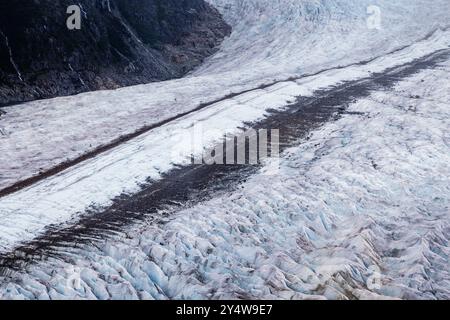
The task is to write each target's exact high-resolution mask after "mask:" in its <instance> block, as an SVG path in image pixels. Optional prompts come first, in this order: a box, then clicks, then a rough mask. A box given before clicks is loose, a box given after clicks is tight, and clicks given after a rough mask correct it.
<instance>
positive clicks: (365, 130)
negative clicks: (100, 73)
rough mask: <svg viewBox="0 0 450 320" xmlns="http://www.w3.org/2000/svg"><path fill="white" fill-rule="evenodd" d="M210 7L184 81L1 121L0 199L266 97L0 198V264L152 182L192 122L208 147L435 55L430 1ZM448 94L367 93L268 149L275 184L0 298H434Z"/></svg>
mask: <svg viewBox="0 0 450 320" xmlns="http://www.w3.org/2000/svg"><path fill="white" fill-rule="evenodd" d="M210 2H211V3H212V4H213V5H214V6H216V7H217V8H218V9H219V10H220V11H221V12H222V13H223V15H224V17H225V19H226V20H227V21H228V23H230V25H231V26H232V27H233V32H232V34H231V36H230V37H229V38H228V39H226V40H225V42H224V43H223V44H222V47H221V50H220V51H219V52H218V53H217V54H216V55H214V56H213V57H212V58H210V59H209V60H208V61H206V63H205V64H204V65H203V66H201V67H200V68H199V69H197V70H195V71H194V72H192V73H191V74H190V75H189V76H187V77H185V78H183V79H178V80H173V81H167V82H161V83H152V84H148V85H141V86H135V87H129V88H123V89H118V90H115V91H103V92H92V93H86V94H81V95H78V96H74V97H65V98H56V99H51V100H45V101H36V102H32V103H27V104H25V105H22V106H17V107H12V109H11V110H9V112H8V113H7V114H6V115H5V117H3V116H2V120H1V122H0V125H1V127H2V130H3V131H4V132H5V133H6V134H5V135H2V136H0V140H1V143H0V149H1V151H2V152H0V172H1V177H0V185H1V186H3V187H4V186H7V185H9V184H11V183H12V182H14V181H17V180H19V179H22V178H24V177H29V176H32V175H35V174H36V173H37V172H38V171H39V170H41V169H42V168H49V167H51V166H53V165H55V164H56V163H59V162H61V160H64V159H66V158H71V157H74V156H76V155H79V154H82V153H84V152H86V151H88V150H89V148H91V147H92V146H97V145H99V144H102V143H105V142H108V141H110V140H111V139H112V137H117V136H119V135H121V134H123V133H124V132H132V131H134V130H135V129H137V128H139V127H141V126H143V125H144V124H148V123H152V122H158V121H160V120H163V119H165V118H167V117H169V116H170V115H173V114H177V113H180V112H183V111H187V110H189V109H193V108H195V107H196V106H197V105H198V104H199V103H200V102H207V101H211V100H214V99H216V98H220V97H223V96H225V95H226V94H227V93H230V92H241V91H244V90H247V89H253V88H257V87H258V86H259V85H261V84H265V83H271V82H275V81H279V82H278V83H276V84H274V85H273V86H270V87H268V88H265V89H258V90H254V91H251V92H248V93H245V94H242V95H240V96H238V97H235V98H232V99H226V100H224V101H221V102H218V103H216V104H213V105H212V106H210V107H209V108H207V109H203V110H201V111H199V112H197V113H194V114H191V115H188V116H186V117H183V118H181V119H179V120H177V121H175V122H173V123H169V124H167V125H166V126H163V127H160V128H158V129H157V130H154V131H151V132H148V133H146V134H145V135H143V136H140V137H139V138H138V139H135V140H132V141H130V142H127V143H126V144H124V145H121V146H119V147H118V148H116V149H114V150H111V151H110V152H108V153H105V154H102V155H100V156H98V157H97V158H94V159H91V160H89V161H87V162H85V163H82V164H80V165H78V166H76V167H73V168H70V169H68V170H67V171H65V172H62V173H61V174H59V175H57V176H54V177H51V178H48V179H46V180H44V181H42V182H40V183H38V184H37V185H34V186H31V187H29V188H27V189H24V190H21V191H20V192H17V193H15V194H11V195H9V196H6V197H4V198H1V199H0V252H2V253H4V252H11V251H14V248H16V247H17V246H18V245H19V244H21V243H23V241H30V240H33V239H34V238H35V237H36V236H39V235H41V234H43V233H44V232H45V230H46V227H47V226H49V225H63V224H75V225H76V222H77V218H78V217H79V215H81V214H82V213H83V212H84V211H85V210H86V209H88V208H89V207H91V206H95V207H96V208H100V210H101V208H105V207H107V206H108V205H110V204H111V203H112V202H111V201H112V199H113V198H114V197H117V196H119V195H120V194H122V193H127V194H133V193H136V192H137V191H139V190H140V185H141V184H142V183H144V182H145V181H146V180H147V179H148V178H151V179H153V180H158V179H161V174H162V173H164V172H167V171H169V170H170V169H172V168H173V167H174V166H175V165H177V164H180V163H182V161H183V159H184V158H185V157H186V156H187V155H189V152H190V150H187V149H185V148H182V146H183V145H184V143H183V139H182V137H183V135H184V134H185V131H184V130H185V129H186V128H189V127H190V126H192V124H193V123H196V122H199V121H200V122H202V123H203V124H204V126H205V127H206V128H214V129H218V132H219V133H217V131H214V132H213V133H211V134H210V135H209V136H207V137H206V140H207V141H209V143H213V142H214V141H216V140H217V139H219V138H220V136H221V133H225V132H227V133H233V132H236V131H238V128H239V127H240V126H242V124H243V123H244V122H249V121H255V120H258V119H261V118H264V116H265V115H266V111H267V110H268V109H280V110H282V108H283V107H285V106H286V105H287V104H290V103H291V102H292V101H295V99H296V98H297V97H300V96H301V97H313V96H314V95H315V93H316V92H317V90H319V89H322V90H324V89H327V88H331V87H333V86H336V85H338V84H341V83H345V82H348V81H354V80H358V79H362V78H365V77H370V76H371V74H373V73H383V72H384V71H386V70H388V69H389V68H393V67H396V66H399V65H403V64H407V63H411V62H413V61H414V60H415V59H419V58H422V57H424V56H427V55H428V54H431V53H434V52H437V51H440V50H448V49H449V46H450V33H449V31H448V30H447V27H448V26H449V25H450V21H449V17H448V12H450V3H449V2H448V1H434V2H433V3H430V2H429V1H421V0H415V1H404V0H398V1H366V0H360V1H352V0H347V1H344V0H342V1H335V0H328V1H325V0H324V1H319V0H317V1H294V0H278V1H277V0H272V1H269V0H247V1H239V0H211V1H210ZM374 5H375V6H377V7H378V8H379V9H380V13H381V15H380V18H381V20H380V25H379V27H380V28H375V29H374V28H369V26H368V22H367V19H368V16H370V14H369V13H368V12H367V8H368V7H370V6H374ZM359 62H364V63H359ZM319 71H322V72H320V73H318V72H319ZM294 78H295V79H294ZM293 79H294V80H293ZM449 92H450V61H449V60H447V61H441V62H439V63H438V64H436V65H434V66H432V67H429V68H425V69H423V70H419V71H418V72H417V73H415V74H413V75H409V76H407V77H405V78H403V79H399V80H398V81H397V83H396V84H395V85H394V86H393V87H389V88H383V89H380V88H379V89H374V90H373V92H371V93H370V94H369V95H368V96H367V97H364V98H360V99H357V100H355V101H353V102H352V103H351V104H350V105H349V106H348V113H347V114H344V115H343V116H342V117H341V118H339V119H337V120H336V121H331V122H329V123H326V124H325V125H323V126H321V127H320V128H316V129H314V130H313V131H312V132H310V134H309V135H308V137H307V138H302V139H299V140H298V141H297V143H296V144H295V145H294V146H292V147H291V148H289V149H288V150H285V151H284V152H283V154H282V158H281V163H280V170H279V172H278V174H276V175H267V174H265V170H267V168H262V169H261V170H260V171H259V172H258V173H256V174H254V175H252V176H251V177H250V178H249V179H247V180H246V181H245V182H243V183H241V185H240V186H239V187H238V188H237V189H236V190H234V191H231V192H229V193H226V194H221V193H219V194H217V195H213V196H212V197H211V198H210V199H207V200H205V201H202V202H199V203H196V204H193V205H190V206H186V208H182V209H176V210H172V212H171V213H170V215H169V216H164V217H163V218H161V219H159V218H156V219H155V218H154V217H153V218H151V219H150V218H149V219H148V220H147V221H141V222H139V223H135V224H132V225H129V226H127V227H126V228H123V230H121V231H120V232H115V233H114V235H111V236H108V237H105V238H103V239H101V240H96V241H95V242H94V243H92V244H82V245H70V244H68V245H67V246H65V247H64V248H60V249H57V250H60V252H59V255H58V256H54V255H52V256H51V257H50V256H44V257H42V259H39V260H36V261H33V262H32V263H28V264H26V265H25V266H24V267H23V268H22V269H21V270H3V272H2V274H3V276H2V277H1V278H0V298H17V299H36V298H38V299H49V298H53V299H61V298H87V299H109V298H131V299H138V298H143V299H168V298H169V299H180V298H187V299H196V298H209V299H225V298H253V299H261V298H276V299H304V298H311V299H323V298H327V299H372V298H376V299H382V298H400V299H449V298H450V274H449V270H450V268H449V266H450V264H449V255H450V246H449V238H450V226H449V221H450V220H449V218H450V217H449V214H450V210H449V207H450V196H449V195H450V181H449V177H450V152H449V151H450V136H449V132H450V130H449V129H450V117H449V112H450V111H449V105H450V94H449ZM93 106H95V107H93ZM30 110H33V112H30ZM36 128H38V129H37V130H36ZM52 132H58V133H61V134H60V135H58V138H53V137H54V135H52V134H51V133H52ZM55 139H57V140H58V141H56V140H55ZM176 141H178V142H176ZM177 143H178V144H177ZM173 145H176V146H178V147H177V148H176V150H178V153H176V154H174V153H173V152H167V149H168V146H169V147H173ZM200 147H201V146H200ZM172 149H173V148H172ZM196 151H197V152H201V150H200V149H198V150H196ZM169 211H170V210H169Z"/></svg>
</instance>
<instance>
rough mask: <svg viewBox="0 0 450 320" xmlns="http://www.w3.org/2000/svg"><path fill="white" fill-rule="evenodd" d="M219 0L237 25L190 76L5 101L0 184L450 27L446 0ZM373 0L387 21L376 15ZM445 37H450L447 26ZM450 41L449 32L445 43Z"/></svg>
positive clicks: (0, 136)
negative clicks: (221, 101)
mask: <svg viewBox="0 0 450 320" xmlns="http://www.w3.org/2000/svg"><path fill="white" fill-rule="evenodd" d="M211 2H212V4H214V5H215V6H217V8H219V10H220V11H221V12H222V13H223V14H224V16H225V18H226V19H227V21H228V22H229V23H230V24H232V26H233V28H234V30H233V33H232V35H231V37H230V38H229V39H227V40H226V41H225V42H224V44H223V46H222V49H221V51H220V52H219V53H218V54H217V55H215V56H214V57H213V58H211V59H210V60H209V61H208V62H207V63H205V65H204V66H203V67H202V68H200V69H199V70H197V71H196V72H194V73H193V74H191V76H189V77H187V78H183V79H178V80H173V81H167V82H161V83H153V84H148V85H141V86H135V87H129V88H122V89H118V90H114V91H100V92H92V93H86V94H81V95H78V96H74V97H65V98H56V99H51V100H44V101H36V102H32V103H27V104H24V105H20V106H15V107H11V108H6V109H4V111H6V112H7V114H5V115H1V116H0V188H4V187H6V186H9V185H11V184H13V183H14V182H16V181H18V180H23V179H26V178H29V177H30V176H34V175H37V174H38V173H39V172H40V171H45V170H47V169H49V168H51V167H53V166H55V165H57V164H59V163H61V162H63V161H65V160H67V159H73V158H75V157H77V156H79V155H81V154H84V153H86V152H88V151H90V150H93V149H95V148H96V147H97V146H99V145H103V144H106V143H108V142H110V141H112V140H114V139H115V138H117V137H118V136H121V135H124V134H126V133H130V132H134V131H135V130H137V129H138V128H141V127H143V126H146V125H149V124H153V123H156V122H159V121H161V120H164V119H167V118H169V117H171V116H173V115H174V114H178V113H181V112H186V111H188V110H192V109H194V108H195V107H197V106H198V105H199V104H200V103H202V102H208V101H211V100H214V99H217V98H220V97H223V96H225V95H227V94H229V93H231V92H240V91H242V90H245V89H249V88H256V87H258V86H259V85H261V84H262V83H267V82H272V81H273V80H274V79H286V78H287V77H289V76H292V75H295V76H301V75H304V74H306V73H313V72H317V71H319V70H322V69H326V68H331V67H336V66H342V65H345V64H348V63H354V62H359V61H361V60H365V59H370V58H373V57H374V56H378V55H383V54H386V53H387V52H389V51H391V50H394V49H398V48H399V47H401V46H403V45H409V44H411V43H414V42H416V41H418V40H419V39H422V38H423V37H424V36H426V35H427V34H429V33H430V32H432V31H434V30H436V29H437V28H439V27H446V26H447V25H448V24H449V21H448V12H449V11H450V8H449V6H450V3H449V1H448V0H436V1H433V4H432V5H430V2H429V1H425V0H414V1H409V0H408V1H407V0H397V1H387V0H383V1H368V0H347V1H343V0H326V1H325V0H323V1H318V0H315V1H312V0H297V1H294V0H276V1H274V0H245V1H243V0H211ZM374 5H375V6H378V8H379V10H380V19H381V20H380V24H379V25H378V24H377V23H374V20H371V19H372V18H373V15H374V14H373V12H377V10H375V11H373V10H374V9H373V8H374V7H371V6H374ZM368 8H372V9H371V10H372V11H370V10H369V12H371V13H370V14H368V13H367V9H368ZM369 18H370V19H369ZM368 19H369V20H368ZM368 21H369V23H368ZM378 26H379V27H380V29H377V27H378ZM369 27H370V28H369ZM439 37H441V40H442V39H444V40H445V39H450V37H448V34H447V33H439ZM447 44H448V41H447V42H446V41H442V47H445V46H446V45H447ZM424 53H425V52H424Z"/></svg>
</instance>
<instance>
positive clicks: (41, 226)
mask: <svg viewBox="0 0 450 320" xmlns="http://www.w3.org/2000/svg"><path fill="white" fill-rule="evenodd" d="M449 41H450V37H449V33H445V32H437V33H436V34H435V35H434V36H433V37H431V38H430V39H428V40H427V41H424V42H420V43H417V44H414V45H412V46H410V47H408V48H406V49H404V50H402V51H399V52H396V53H393V54H390V55H387V56H384V57H382V58H379V59H376V60H374V61H372V62H371V63H368V64H367V65H355V66H351V67H348V68H345V69H337V70H330V71H327V72H324V73H322V74H320V75H316V76H311V77H307V78H303V79H301V80H298V81H287V82H282V83H278V84H276V85H274V86H272V87H269V88H266V89H263V90H257V91H252V92H249V93H246V94H243V95H240V96H238V97H235V98H233V99H228V100H226V101H223V102H220V103H217V104H215V105H212V106H211V107H209V108H207V109H204V110H201V111H199V112H196V113H194V114H191V115H188V116H185V117H184V118H181V119H179V120H177V121H173V122H171V123H169V124H166V125H164V126H162V127H160V128H157V129H155V130H152V131H150V132H148V133H146V134H144V135H142V136H140V137H138V138H136V139H133V140H132V141H130V142H128V143H125V144H122V145H120V146H118V147H116V148H114V149H112V150H110V151H109V152H106V153H104V154H101V155H100V156H98V157H96V158H93V159H91V160H87V161H85V162H83V163H81V164H79V165H77V166H74V167H72V168H69V169H67V170H65V171H64V172H62V173H60V174H58V175H56V176H53V177H50V178H48V179H45V180H43V181H41V182H39V183H36V184H34V185H32V186H31V187H28V188H26V189H23V190H21V191H18V192H16V193H13V194H11V195H8V196H5V197H3V198H1V199H0V251H7V250H11V249H12V248H14V247H15V246H17V244H18V243H19V242H26V241H29V240H31V239H33V238H34V237H35V236H36V235H38V234H41V233H42V232H44V231H45V227H47V226H49V225H53V224H60V223H63V222H65V221H67V220H73V218H76V216H77V215H78V214H81V213H83V212H84V211H85V210H86V209H88V208H89V207H96V208H100V207H105V206H107V205H109V204H110V203H111V200H112V199H113V198H115V197H117V196H119V195H121V194H122V193H134V192H137V191H138V190H139V186H140V185H141V184H143V183H145V182H146V180H147V179H148V178H151V179H153V180H155V179H158V178H159V177H160V174H161V173H163V172H167V171H169V170H170V169H171V168H173V166H174V165H176V164H182V163H183V161H185V160H186V159H187V158H188V157H189V155H190V154H191V153H192V151H193V153H194V154H199V153H200V152H201V151H202V149H203V147H206V146H208V145H211V144H213V143H214V141H216V140H218V139H220V138H221V137H222V136H223V134H224V133H234V132H236V131H237V130H238V129H237V128H238V127H241V126H242V125H243V123H244V122H248V121H253V120H257V119H259V118H261V117H263V116H264V114H265V111H266V110H267V109H278V108H282V107H283V106H285V105H286V104H288V103H289V102H290V101H295V98H296V97H298V96H310V95H312V94H313V93H314V91H315V90H318V89H323V88H326V87H329V86H332V85H336V84H338V83H341V82H343V81H349V80H355V79H360V78H363V77H367V76H369V75H370V74H371V73H372V72H381V71H383V70H386V69H387V68H390V67H393V66H395V65H399V64H402V63H407V62H410V61H412V60H413V59H415V58H418V57H421V56H423V55H425V54H427V53H430V52H434V51H436V50H438V49H441V48H444V47H448V45H449ZM198 123H201V124H202V126H203V131H204V133H205V136H204V139H203V143H202V144H197V145H195V146H194V150H192V148H191V140H190V135H189V133H191V132H192V130H191V128H192V127H193V126H194V125H196V124H198Z"/></svg>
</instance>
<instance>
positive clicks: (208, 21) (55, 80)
mask: <svg viewBox="0 0 450 320" xmlns="http://www.w3.org/2000/svg"><path fill="white" fill-rule="evenodd" d="M73 4H76V5H78V6H79V7H80V9H81V29H80V30H69V29H68V27H67V25H66V21H67V19H68V18H69V17H70V14H68V13H67V8H68V7H69V6H70V5H73ZM230 31H231V29H230V27H229V26H228V25H227V24H226V23H225V22H224V21H223V20H222V17H221V15H220V14H219V13H218V12H217V11H216V9H214V8H213V7H211V6H210V5H209V4H207V3H205V2H204V1H203V0H79V1H77V3H73V1H70V0H58V1H52V0H33V1H30V0H9V1H4V2H2V3H0V106H1V105H6V104H11V103H16V102H21V101H27V100H33V99H40V98H48V97H53V96H60V95H69V94H74V93H79V92H83V91H90V90H98V89H111V88H117V87H120V86H127V85H133V84H139V83H145V82H150V81H155V80H166V79H170V78H175V77H179V76H182V75H183V74H185V73H186V72H188V71H189V70H191V69H192V68H194V67H195V66H197V65H199V64H200V63H201V62H202V60H203V59H205V57H207V56H209V55H211V54H212V53H214V52H215V51H216V48H217V47H218V45H219V44H220V43H221V41H222V40H223V38H224V37H225V36H227V35H228V34H229V33H230Z"/></svg>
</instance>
